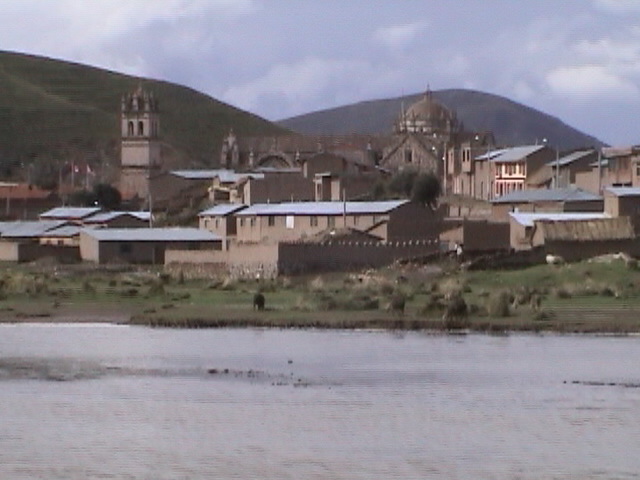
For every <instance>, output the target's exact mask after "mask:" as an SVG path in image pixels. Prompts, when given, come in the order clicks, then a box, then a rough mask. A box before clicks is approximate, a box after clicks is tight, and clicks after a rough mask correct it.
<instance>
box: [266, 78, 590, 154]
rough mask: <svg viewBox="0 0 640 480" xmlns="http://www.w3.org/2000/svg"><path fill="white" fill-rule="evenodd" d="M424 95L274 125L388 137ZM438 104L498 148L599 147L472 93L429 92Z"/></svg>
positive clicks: (551, 121)
mask: <svg viewBox="0 0 640 480" xmlns="http://www.w3.org/2000/svg"><path fill="white" fill-rule="evenodd" d="M422 95H423V94H414V95H407V96H404V97H398V98H390V99H381V100H371V101H366V102H360V103H354V104H351V105H345V106H342V107H337V108H332V109H328V110H321V111H317V112H312V113H308V114H305V115H299V116H296V117H291V118H287V119H284V120H281V121H279V122H278V124H279V125H281V126H283V127H285V128H289V129H291V130H294V131H296V132H299V133H303V134H308V135H340V134H349V133H358V134H365V135H366V134H370V135H375V134H388V133H390V132H391V131H392V129H393V124H394V122H395V120H396V119H397V117H398V115H399V114H400V112H401V109H402V106H403V104H404V107H405V108H408V107H409V106H410V105H411V104H413V103H414V102H416V101H418V100H419V99H420V98H421V97H422ZM433 96H434V98H435V99H436V100H438V101H439V102H440V103H442V104H443V105H445V106H446V107H447V108H449V109H450V110H453V111H455V112H456V113H457V115H458V119H460V120H462V122H463V123H464V126H465V129H466V130H471V131H492V132H493V133H494V135H495V137H496V141H497V142H498V143H499V144H501V145H524V144H532V143H535V142H536V140H537V141H542V139H543V138H546V139H547V140H548V142H549V145H552V146H558V147H559V148H560V149H561V150H566V149H571V148H579V147H586V146H600V145H603V143H602V142H601V141H599V140H598V139H596V138H594V137H592V136H590V135H587V134H585V133H582V132H580V131H578V130H576V129H575V128H572V127H570V126H569V125H567V124H565V123H563V122H562V121H561V120H559V119H558V118H555V117H552V116H550V115H547V114H545V113H543V112H540V111H538V110H535V109H533V108H530V107H527V106H525V105H522V104H520V103H517V102H513V101H511V100H509V99H507V98H504V97H500V96H498V95H492V94H488V93H483V92H477V91H473V90H462V89H450V90H439V91H434V92H433Z"/></svg>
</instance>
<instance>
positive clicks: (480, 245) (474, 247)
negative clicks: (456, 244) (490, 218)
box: [462, 221, 510, 252]
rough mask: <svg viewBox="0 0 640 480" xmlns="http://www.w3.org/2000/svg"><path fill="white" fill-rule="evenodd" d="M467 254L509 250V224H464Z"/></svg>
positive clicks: (474, 222)
mask: <svg viewBox="0 0 640 480" xmlns="http://www.w3.org/2000/svg"><path fill="white" fill-rule="evenodd" d="M462 225H463V229H462V230H463V242H462V243H463V245H464V251H465V252H481V251H493V250H504V249H508V248H509V243H510V242H509V238H510V237H509V235H510V228H509V223H507V222H504V223H495V222H487V221H465V222H464V223H463V224H462Z"/></svg>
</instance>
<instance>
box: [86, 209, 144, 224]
mask: <svg viewBox="0 0 640 480" xmlns="http://www.w3.org/2000/svg"><path fill="white" fill-rule="evenodd" d="M123 215H130V216H132V217H136V218H137V219H139V220H142V221H145V222H148V221H149V217H150V216H151V213H150V212H137V211H136V212H121V211H111V212H99V213H96V214H95V215H91V216H90V217H89V218H85V219H84V222H85V223H105V222H109V221H111V220H113V219H114V218H118V217H121V216H123Z"/></svg>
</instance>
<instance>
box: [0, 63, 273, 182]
mask: <svg viewBox="0 0 640 480" xmlns="http://www.w3.org/2000/svg"><path fill="white" fill-rule="evenodd" d="M140 84H141V85H142V86H143V87H144V88H145V89H147V90H149V91H151V92H153V94H154V95H155V97H156V98H157V99H158V102H159V105H160V110H161V120H160V122H161V136H162V139H163V142H164V143H165V145H166V146H165V149H166V150H167V152H168V153H169V156H170V157H172V161H173V162H174V163H176V164H177V165H180V166H184V167H187V166H199V167H203V166H214V165H216V162H217V159H218V152H219V149H220V142H221V139H222V138H223V136H224V135H225V134H226V133H227V132H228V131H229V128H231V127H232V128H233V129H234V131H236V132H237V133H239V134H240V135H269V134H275V133H281V132H283V131H284V130H283V128H281V127H278V126H277V125H274V124H272V123H270V122H268V121H267V120H264V119H262V118H260V117H258V116H256V115H253V114H250V113H247V112H244V111H242V110H239V109H237V108H234V107H232V106H230V105H227V104H225V103H222V102H220V101H217V100H215V99H213V98H211V97H209V96H207V95H204V94H202V93H199V92H197V91H195V90H192V89H190V88H187V87H183V86H180V85H175V84H171V83H168V82H163V81H157V80H149V79H139V78H137V77H132V76H128V75H123V74H119V73H115V72H110V71H107V70H102V69H98V68H93V67H89V66H86V65H80V64H75V63H70V62H64V61H59V60H53V59H48V58H43V57H37V56H31V55H24V54H17V53H11V52H0V178H7V177H8V176H13V177H20V176H23V177H24V176H25V174H24V171H25V170H26V169H27V166H28V165H30V164H33V167H31V170H32V171H35V172H36V173H37V172H41V171H43V170H47V169H50V166H51V165H52V164H55V165H59V164H61V163H62V162H65V161H69V160H75V161H80V162H86V161H88V162H90V163H91V164H92V165H95V166H98V167H100V166H104V165H106V166H107V167H116V166H117V164H118V161H119V135H120V123H119V122H120V120H119V111H120V100H121V97H122V95H123V94H124V93H127V92H130V91H133V90H134V89H135V88H136V87H137V86H138V85H140ZM22 167H24V168H22ZM55 169H57V166H56V167H55ZM55 169H52V170H55Z"/></svg>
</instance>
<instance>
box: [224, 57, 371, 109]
mask: <svg viewBox="0 0 640 480" xmlns="http://www.w3.org/2000/svg"><path fill="white" fill-rule="evenodd" d="M379 74H380V72H375V71H374V70H373V69H372V68H371V66H370V65H369V64H367V63H366V62H361V61H349V60H331V59H322V58H313V57H310V58H306V59H303V60H302V61H300V62H298V63H295V64H281V65H276V66H274V67H272V68H270V69H269V70H268V71H267V72H266V73H265V75H263V76H262V77H260V78H257V79H255V80H252V81H250V82H246V83H244V84H242V85H237V86H232V87H230V88H228V89H227V90H226V91H225V92H224V95H223V98H224V100H225V101H227V102H230V103H232V104H234V105H238V106H240V107H241V108H244V109H246V110H250V111H265V107H268V106H269V107H271V108H272V109H275V110H276V111H274V114H273V115H272V118H278V117H279V116H280V117H282V116H287V115H293V114H296V113H305V111H306V110H307V109H308V108H312V107H311V106H312V105H320V106H319V107H318V108H329V107H332V106H337V105H340V104H341V102H345V101H353V98H354V95H353V92H354V91H355V90H360V91H361V90H362V89H363V88H366V89H369V88H370V85H367V84H366V80H365V79H370V80H371V81H372V82H373V83H374V84H375V78H376V77H377V76H378V75H379ZM355 98H358V97H357V95H356V96H355ZM361 98H366V97H361Z"/></svg>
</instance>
